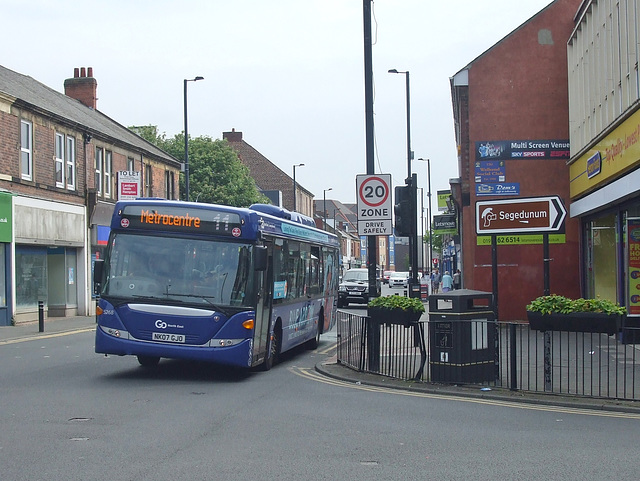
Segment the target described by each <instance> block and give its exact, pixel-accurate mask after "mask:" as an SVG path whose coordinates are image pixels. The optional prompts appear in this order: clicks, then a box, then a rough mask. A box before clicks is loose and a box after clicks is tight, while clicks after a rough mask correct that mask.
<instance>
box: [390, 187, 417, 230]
mask: <svg viewBox="0 0 640 481" xmlns="http://www.w3.org/2000/svg"><path fill="white" fill-rule="evenodd" d="M393 211H394V213H395V216H396V224H395V227H396V235H397V236H399V237H408V236H410V235H411V234H412V227H413V223H412V222H411V219H412V215H411V211H412V209H411V185H404V186H397V187H396V189H395V204H394V207H393Z"/></svg>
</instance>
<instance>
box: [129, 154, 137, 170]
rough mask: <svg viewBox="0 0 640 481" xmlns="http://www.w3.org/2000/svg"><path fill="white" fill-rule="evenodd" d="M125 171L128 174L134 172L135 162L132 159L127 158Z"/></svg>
mask: <svg viewBox="0 0 640 481" xmlns="http://www.w3.org/2000/svg"><path fill="white" fill-rule="evenodd" d="M127 170H128V171H129V172H135V170H136V161H135V159H134V158H133V157H127Z"/></svg>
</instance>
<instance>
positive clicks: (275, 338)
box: [260, 322, 282, 371]
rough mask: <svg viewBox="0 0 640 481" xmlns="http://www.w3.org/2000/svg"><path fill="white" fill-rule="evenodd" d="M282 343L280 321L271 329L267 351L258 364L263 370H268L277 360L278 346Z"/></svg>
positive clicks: (278, 355)
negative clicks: (261, 361)
mask: <svg viewBox="0 0 640 481" xmlns="http://www.w3.org/2000/svg"><path fill="white" fill-rule="evenodd" d="M281 343H282V333H281V332H280V322H278V323H277V324H276V327H275V328H274V329H273V335H272V336H271V342H270V343H269V351H268V352H267V356H266V357H265V360H264V362H263V363H262V365H261V366H260V367H261V369H262V370H263V371H268V370H269V369H271V368H272V367H273V366H275V365H276V364H277V362H278V357H280V346H281Z"/></svg>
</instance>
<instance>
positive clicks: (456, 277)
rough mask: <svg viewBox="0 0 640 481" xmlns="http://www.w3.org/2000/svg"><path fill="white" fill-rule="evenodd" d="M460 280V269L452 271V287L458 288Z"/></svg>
mask: <svg viewBox="0 0 640 481" xmlns="http://www.w3.org/2000/svg"><path fill="white" fill-rule="evenodd" d="M461 280H462V274H461V273H460V269H458V270H456V271H455V272H454V273H453V288H454V289H455V290H457V289H460V281H461Z"/></svg>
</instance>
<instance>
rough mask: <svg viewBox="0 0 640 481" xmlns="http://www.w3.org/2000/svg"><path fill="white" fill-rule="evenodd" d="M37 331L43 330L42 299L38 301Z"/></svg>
mask: <svg viewBox="0 0 640 481" xmlns="http://www.w3.org/2000/svg"><path fill="white" fill-rule="evenodd" d="M38 332H44V301H38Z"/></svg>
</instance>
